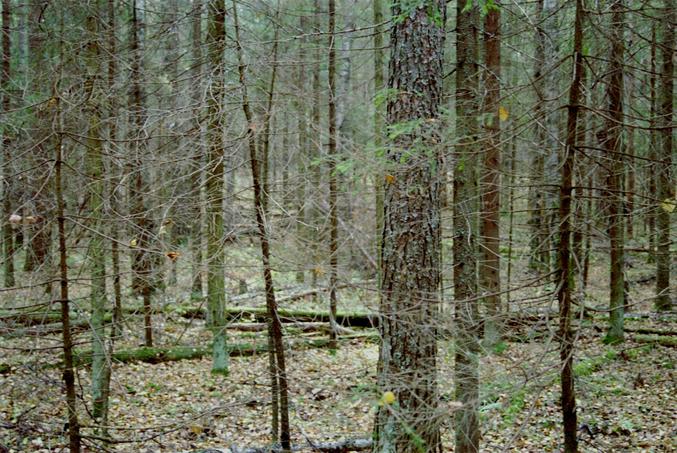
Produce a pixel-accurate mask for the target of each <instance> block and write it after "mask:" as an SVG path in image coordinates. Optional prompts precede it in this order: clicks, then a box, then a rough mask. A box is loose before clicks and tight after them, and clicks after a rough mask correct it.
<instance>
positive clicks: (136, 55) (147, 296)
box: [129, 0, 153, 347]
mask: <svg viewBox="0 0 677 453" xmlns="http://www.w3.org/2000/svg"><path fill="white" fill-rule="evenodd" d="M138 2H139V0H133V1H132V3H131V8H132V11H131V21H132V23H131V25H130V28H129V33H130V47H131V49H130V50H131V52H132V63H131V74H130V78H131V85H130V87H131V92H130V96H129V105H130V110H131V112H130V117H131V122H132V124H131V131H130V135H131V136H130V140H131V141H130V145H131V150H130V154H131V156H129V158H130V160H131V165H130V168H129V170H130V172H131V174H132V175H133V176H132V177H130V181H131V184H130V186H129V203H130V209H131V217H132V222H133V224H134V226H133V230H132V237H133V239H132V240H133V241H134V244H133V246H132V273H133V284H132V286H133V291H134V293H135V294H140V295H141V296H142V297H143V318H144V342H145V345H146V346H148V347H150V346H153V327H152V324H151V308H152V307H151V294H152V282H151V270H152V266H151V257H150V254H149V247H150V228H151V225H150V219H149V213H148V212H147V209H146V203H145V193H146V190H147V187H146V182H145V178H144V173H145V169H144V157H145V155H146V152H147V143H146V137H145V132H144V128H145V124H144V123H145V116H146V111H145V110H146V107H145V95H144V93H143V90H142V81H141V78H142V66H143V64H142V59H143V39H144V37H143V35H144V23H143V19H142V16H141V14H143V13H142V12H141V11H140V9H141V8H140V7H139V5H138Z"/></svg>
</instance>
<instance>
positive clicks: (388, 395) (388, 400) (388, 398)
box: [381, 391, 395, 405]
mask: <svg viewBox="0 0 677 453" xmlns="http://www.w3.org/2000/svg"><path fill="white" fill-rule="evenodd" d="M381 401H382V402H383V404H388V405H389V404H393V403H394V402H395V394H394V393H393V392H390V391H388V392H383V396H382V397H381Z"/></svg>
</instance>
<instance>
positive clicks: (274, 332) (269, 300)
mask: <svg viewBox="0 0 677 453" xmlns="http://www.w3.org/2000/svg"><path fill="white" fill-rule="evenodd" d="M237 9H238V7H237V1H236V0H233V22H234V26H235V45H236V50H237V58H238V73H239V76H240V89H241V91H242V110H243V112H244V115H245V119H246V121H247V142H248V145H249V162H250V165H251V172H252V182H253V186H254V209H255V211H256V225H257V228H258V234H259V242H260V245H261V260H262V261H263V281H264V284H265V291H266V308H267V312H268V313H267V314H268V336H269V345H270V346H272V348H271V349H270V351H269V354H271V355H273V357H274V361H273V360H271V364H272V363H273V362H274V366H273V369H272V370H271V371H272V373H271V374H272V376H271V378H272V384H273V385H272V388H273V389H274V390H275V389H276V390H277V391H276V392H275V391H274V392H273V395H272V396H273V398H275V400H274V402H273V404H275V402H276V400H277V399H278V398H279V416H280V426H279V429H280V434H279V439H280V443H281V444H282V449H283V450H285V451H288V450H290V448H291V437H290V431H289V391H288V382H287V367H286V364H285V353H284V343H283V341H282V323H281V322H280V318H279V316H278V314H277V301H276V299H275V285H274V283H273V274H272V268H271V264H270V241H269V239H268V232H267V226H266V223H265V208H264V206H265V204H264V203H263V197H265V196H266V194H265V193H264V191H263V190H262V184H261V170H260V162H259V159H258V156H257V152H256V142H255V134H254V122H253V121H254V117H253V114H252V111H251V107H250V105H249V95H248V94H247V91H248V90H247V82H246V77H245V76H246V74H245V68H246V65H245V62H244V55H243V50H242V45H241V43H240V26H239V23H238V14H237ZM276 393H277V394H276ZM276 428H277V427H276V426H275V425H273V429H276ZM276 434H277V433H273V437H277V436H276Z"/></svg>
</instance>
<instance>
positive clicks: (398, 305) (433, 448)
mask: <svg viewBox="0 0 677 453" xmlns="http://www.w3.org/2000/svg"><path fill="white" fill-rule="evenodd" d="M407 5H408V6H407ZM392 15H393V17H394V18H397V19H398V20H396V21H394V24H393V27H392V30H391V40H390V49H391V58H390V75H389V80H388V87H389V89H391V90H396V91H397V93H398V95H397V96H393V97H392V98H391V99H390V100H389V101H388V105H387V109H388V114H387V121H388V125H389V127H390V130H391V134H390V138H391V142H390V146H389V149H388V151H387V153H386V171H387V174H386V175H385V193H384V203H383V222H384V226H383V233H382V239H381V275H382V278H381V285H380V297H381V301H380V326H379V327H380V333H381V347H380V351H379V362H378V387H379V390H380V391H382V392H384V398H383V401H382V404H381V405H380V406H379V409H378V412H377V415H376V421H375V427H374V429H375V432H374V434H375V437H374V439H375V440H374V451H376V452H383V453H385V452H399V453H406V452H418V451H426V452H438V451H441V444H440V426H441V423H442V417H441V414H440V413H439V412H438V411H437V402H438V399H439V396H438V391H437V370H436V361H437V341H436V326H435V320H436V319H437V316H438V314H439V308H440V307H439V286H440V200H439V194H440V183H441V178H440V168H441V167H440V163H441V159H440V154H441V153H440V149H439V135H438V127H439V125H438V123H439V118H438V116H439V113H440V112H439V106H440V100H441V91H442V58H443V48H444V46H443V44H444V24H445V19H446V2H444V1H443V0H427V1H423V2H416V3H415V4H406V5H405V4H402V3H394V4H393V6H392ZM397 131H401V132H400V133H397ZM385 392H392V393H391V394H390V395H391V397H390V398H388V399H386V398H385V396H386V395H388V394H387V393H385ZM393 397H394V398H393ZM389 400H391V401H389ZM391 403H392V404H391Z"/></svg>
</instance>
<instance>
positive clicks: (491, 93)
mask: <svg viewBox="0 0 677 453" xmlns="http://www.w3.org/2000/svg"><path fill="white" fill-rule="evenodd" d="M500 21H501V12H500V9H499V7H498V6H497V7H496V8H491V9H490V10H489V12H488V13H487V15H486V16H485V18H484V46H485V60H486V72H485V74H486V75H485V90H486V97H485V104H484V107H485V113H486V116H485V124H484V128H485V134H486V137H487V141H486V151H485V153H484V166H483V169H482V188H481V190H482V236H481V237H482V246H481V249H482V255H483V256H482V258H483V259H482V261H481V264H480V268H479V273H480V276H481V285H482V293H483V294H484V303H485V304H486V314H487V317H486V318H485V320H484V340H485V342H486V343H487V345H488V346H489V347H491V346H494V345H496V344H497V343H498V342H499V341H500V339H501V328H500V319H499V317H500V313H501V296H500V291H501V282H500V274H501V261H500V257H501V255H500V250H499V246H500V234H499V214H500V200H501V199H500V172H501V162H500V161H501V148H500V147H501V125H500V121H501V118H500V115H499V102H500V99H501V87H500V77H501V38H500V34H501V22H500Z"/></svg>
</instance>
